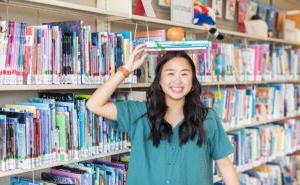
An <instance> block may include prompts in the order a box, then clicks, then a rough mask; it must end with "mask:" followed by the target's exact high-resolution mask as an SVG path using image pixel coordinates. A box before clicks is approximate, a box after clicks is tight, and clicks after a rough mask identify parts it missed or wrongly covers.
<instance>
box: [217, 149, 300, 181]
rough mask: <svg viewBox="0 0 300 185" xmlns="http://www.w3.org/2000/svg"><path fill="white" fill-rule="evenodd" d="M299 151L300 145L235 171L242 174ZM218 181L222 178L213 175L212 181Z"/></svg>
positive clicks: (238, 167) (242, 166)
mask: <svg viewBox="0 0 300 185" xmlns="http://www.w3.org/2000/svg"><path fill="white" fill-rule="evenodd" d="M299 150H300V145H299V146H296V147H294V148H292V149H290V150H287V151H285V152H281V153H279V154H275V155H272V156H269V157H262V158H260V159H259V160H256V161H255V162H253V163H250V164H245V165H240V166H237V167H236V169H237V172H238V173H242V172H245V171H248V170H251V169H253V168H256V167H258V166H260V165H263V164H266V163H268V162H271V161H274V160H275V159H276V158H278V157H283V156H286V155H288V154H293V153H295V152H297V151H299ZM220 180H222V178H221V177H220V176H217V175H215V176H214V177H213V181H214V182H218V181H220Z"/></svg>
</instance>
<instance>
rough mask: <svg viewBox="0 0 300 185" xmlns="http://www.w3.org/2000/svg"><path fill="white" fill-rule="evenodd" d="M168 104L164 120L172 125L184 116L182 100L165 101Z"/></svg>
mask: <svg viewBox="0 0 300 185" xmlns="http://www.w3.org/2000/svg"><path fill="white" fill-rule="evenodd" d="M166 104H167V106H168V109H167V112H166V115H165V120H166V121H168V122H169V123H170V124H171V125H172V126H173V127H174V126H175V125H176V124H177V123H178V122H180V121H181V120H182V119H183V118H184V113H183V106H184V101H166Z"/></svg>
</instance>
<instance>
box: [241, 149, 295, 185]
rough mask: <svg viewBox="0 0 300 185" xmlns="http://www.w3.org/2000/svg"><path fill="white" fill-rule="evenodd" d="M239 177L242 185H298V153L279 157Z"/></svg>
mask: <svg viewBox="0 0 300 185" xmlns="http://www.w3.org/2000/svg"><path fill="white" fill-rule="evenodd" d="M239 176H240V182H241V184H242V185H243V184H245V185H246V184H250V183H251V184H253V185H271V184H277V185H284V184H288V185H292V184H300V153H299V152H298V153H295V154H292V155H290V156H283V157H280V158H279V159H276V160H275V161H273V162H270V163H267V164H265V165H261V166H259V167H257V168H255V169H253V170H250V171H247V172H245V173H242V174H240V175H239Z"/></svg>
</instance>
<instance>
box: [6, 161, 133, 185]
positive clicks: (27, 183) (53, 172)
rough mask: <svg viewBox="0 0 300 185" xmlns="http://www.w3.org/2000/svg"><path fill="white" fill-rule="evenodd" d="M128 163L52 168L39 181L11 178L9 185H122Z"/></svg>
mask: <svg viewBox="0 0 300 185" xmlns="http://www.w3.org/2000/svg"><path fill="white" fill-rule="evenodd" d="M127 168H128V161H124V162H123V161H120V160H118V161H111V162H109V161H100V160H95V161H92V162H84V163H78V164H77V163H76V164H70V165H65V166H58V167H53V168H51V169H50V170H49V172H42V173H41V177H40V178H37V179H39V180H33V179H29V178H24V177H12V178H11V183H10V184H11V185H56V184H64V185H94V184H107V185H124V184H125V183H126V178H127Z"/></svg>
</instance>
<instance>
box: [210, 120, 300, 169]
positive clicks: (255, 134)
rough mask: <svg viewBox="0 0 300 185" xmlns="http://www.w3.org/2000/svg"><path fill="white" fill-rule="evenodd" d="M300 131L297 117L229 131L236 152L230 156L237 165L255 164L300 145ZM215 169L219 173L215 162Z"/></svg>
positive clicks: (299, 122)
mask: <svg viewBox="0 0 300 185" xmlns="http://www.w3.org/2000/svg"><path fill="white" fill-rule="evenodd" d="M299 133H300V121H299V120H296V119H289V120H286V121H284V122H283V123H270V124H267V125H263V126H256V127H249V128H246V129H241V130H238V131H234V132H229V133H228V137H229V140H230V142H231V144H232V145H233V147H234V153H233V154H231V155H230V156H229V158H230V159H231V160H232V161H233V163H234V165H236V166H237V167H239V166H244V165H248V164H255V163H256V162H257V161H260V160H261V159H264V158H268V157H271V156H276V155H278V154H282V153H284V152H286V151H287V150H288V149H291V148H296V147H298V146H300V135H299ZM213 169H214V173H215V174H217V173H218V171H217V169H216V165H215V163H214V168H213Z"/></svg>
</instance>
